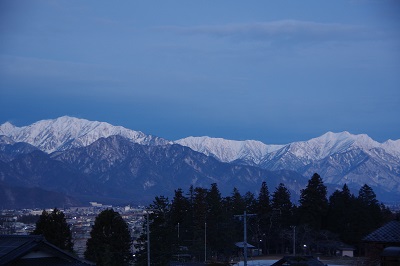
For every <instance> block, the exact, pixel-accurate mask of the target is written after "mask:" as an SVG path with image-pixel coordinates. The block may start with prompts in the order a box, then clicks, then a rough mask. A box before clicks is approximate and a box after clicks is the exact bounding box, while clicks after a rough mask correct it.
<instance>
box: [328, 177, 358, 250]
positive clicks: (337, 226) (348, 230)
mask: <svg viewBox="0 0 400 266" xmlns="http://www.w3.org/2000/svg"><path fill="white" fill-rule="evenodd" d="M355 201H356V199H355V197H354V195H353V194H351V192H350V190H349V188H348V186H347V185H346V184H344V185H343V188H342V190H341V191H339V190H336V191H335V192H333V194H332V195H331V196H330V197H329V211H328V219H327V221H328V222H327V226H328V229H329V230H330V231H332V232H334V233H337V234H338V235H339V237H340V239H341V240H342V241H343V242H345V243H349V244H352V243H354V242H355V241H356V240H355V236H354V232H355V231H356V228H354V227H355V226H356V224H355V223H354V221H355V218H356V217H355V216H354V213H355V212H356V209H355V208H356V202H355Z"/></svg>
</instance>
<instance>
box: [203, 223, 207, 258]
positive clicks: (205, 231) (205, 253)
mask: <svg viewBox="0 0 400 266" xmlns="http://www.w3.org/2000/svg"><path fill="white" fill-rule="evenodd" d="M206 261H207V223H204V262H206Z"/></svg>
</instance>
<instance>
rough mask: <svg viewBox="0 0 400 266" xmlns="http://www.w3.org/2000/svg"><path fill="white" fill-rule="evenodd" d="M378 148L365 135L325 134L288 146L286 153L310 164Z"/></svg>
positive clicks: (377, 144) (377, 143) (374, 142)
mask: <svg viewBox="0 0 400 266" xmlns="http://www.w3.org/2000/svg"><path fill="white" fill-rule="evenodd" d="M380 146H381V144H380V143H379V142H376V141H374V140H373V139H371V138H370V137H368V136H367V135H365V134H361V135H352V134H350V133H349V132H347V131H344V132H340V133H333V132H327V133H325V134H324V135H322V136H320V137H317V138H313V139H310V140H308V141H299V142H293V143H291V144H289V148H288V149H287V150H286V152H290V153H292V154H293V155H295V156H296V157H297V158H302V159H303V160H305V161H307V162H311V161H315V160H320V159H323V158H325V157H327V156H329V155H332V154H335V153H341V152H345V151H348V150H351V149H354V148H360V149H362V150H365V151H368V150H370V149H373V148H378V147H380Z"/></svg>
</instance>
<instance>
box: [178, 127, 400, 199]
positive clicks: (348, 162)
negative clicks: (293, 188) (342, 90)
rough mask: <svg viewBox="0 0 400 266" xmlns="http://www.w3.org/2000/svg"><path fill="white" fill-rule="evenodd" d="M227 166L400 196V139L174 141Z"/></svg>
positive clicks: (340, 135)
mask: <svg viewBox="0 0 400 266" xmlns="http://www.w3.org/2000/svg"><path fill="white" fill-rule="evenodd" d="M176 142H177V143H179V144H181V145H185V146H188V147H190V148H191V149H194V150H196V151H199V152H202V153H205V154H207V155H211V156H214V157H215V158H218V159H219V160H221V161H224V162H239V161H240V162H241V163H243V164H251V165H257V166H259V167H261V168H264V169H268V170H272V171H276V170H281V169H286V170H292V171H296V172H298V173H300V174H302V175H304V176H312V174H313V173H315V172H317V173H319V174H320V175H321V176H322V177H323V179H324V182H326V183H327V184H333V185H336V186H337V187H340V186H342V185H343V184H344V183H347V184H348V185H350V186H353V187H355V188H356V187H360V186H362V185H363V184H369V185H371V186H373V187H375V188H377V189H379V190H381V192H382V193H383V192H395V193H400V185H399V184H400V140H395V141H393V140H388V141H386V142H384V143H379V142H377V141H374V140H373V139H371V138H370V137H369V136H367V135H365V134H360V135H353V134H350V133H349V132H346V131H345V132H341V133H333V132H328V133H326V134H324V135H322V136H320V137H317V138H313V139H310V140H308V141H299V142H293V143H289V144H287V145H280V146H279V145H266V144H263V143H261V142H251V143H253V144H254V145H247V143H248V142H247V141H241V142H240V141H230V140H224V139H212V138H207V137H198V138H194V137H190V138H185V139H182V140H178V141H176Z"/></svg>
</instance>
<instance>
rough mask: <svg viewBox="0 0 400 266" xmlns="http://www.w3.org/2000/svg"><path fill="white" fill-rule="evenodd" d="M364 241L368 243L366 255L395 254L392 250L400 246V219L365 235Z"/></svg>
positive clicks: (375, 256) (381, 255) (382, 255)
mask: <svg viewBox="0 0 400 266" xmlns="http://www.w3.org/2000/svg"><path fill="white" fill-rule="evenodd" d="M363 242H364V243H365V244H366V255H367V256H369V257H374V258H378V257H384V256H385V254H386V253H387V254H389V253H390V254H393V252H390V251H391V250H392V249H393V250H397V249H396V247H400V221H391V222H389V223H387V224H385V225H384V226H382V227H380V228H378V229H377V230H375V231H373V232H372V233H370V234H369V235H367V236H366V237H364V238H363ZM387 248H388V249H387ZM390 248H392V249H390ZM385 250H386V253H385ZM399 255H400V254H399ZM388 265H389V264H388Z"/></svg>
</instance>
